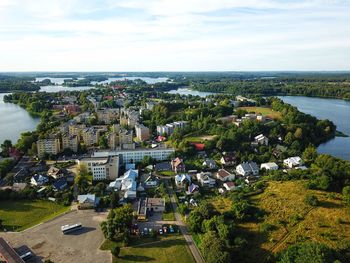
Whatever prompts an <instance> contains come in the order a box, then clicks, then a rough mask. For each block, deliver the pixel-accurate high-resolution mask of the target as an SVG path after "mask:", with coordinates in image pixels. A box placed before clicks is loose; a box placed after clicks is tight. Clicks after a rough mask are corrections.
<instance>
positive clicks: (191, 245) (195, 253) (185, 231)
mask: <svg viewBox="0 0 350 263" xmlns="http://www.w3.org/2000/svg"><path fill="white" fill-rule="evenodd" d="M167 191H168V194H169V196H170V202H171V206H172V208H173V210H174V214H175V219H176V224H177V225H178V226H179V228H180V231H181V233H182V234H183V236H184V238H185V240H186V242H187V245H188V247H189V248H190V250H191V253H192V255H193V257H194V259H195V261H196V262H197V263H204V262H205V261H204V259H203V258H202V255H201V253H200V252H199V250H198V248H197V246H196V244H195V243H194V240H193V238H192V236H191V234H190V233H189V231H188V228H187V226H186V224H185V223H184V222H183V221H182V218H181V215H180V214H179V213H178V212H177V204H176V200H175V197H174V191H173V189H172V188H171V187H169V185H167Z"/></svg>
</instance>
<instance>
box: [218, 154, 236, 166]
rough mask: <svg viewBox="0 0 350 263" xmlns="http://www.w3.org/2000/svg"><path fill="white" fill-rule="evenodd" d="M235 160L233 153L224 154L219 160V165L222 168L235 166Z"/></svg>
mask: <svg viewBox="0 0 350 263" xmlns="http://www.w3.org/2000/svg"><path fill="white" fill-rule="evenodd" d="M236 162H237V158H236V156H235V154H234V153H224V155H223V156H222V157H221V159H220V163H221V164H222V165H224V166H235V165H236Z"/></svg>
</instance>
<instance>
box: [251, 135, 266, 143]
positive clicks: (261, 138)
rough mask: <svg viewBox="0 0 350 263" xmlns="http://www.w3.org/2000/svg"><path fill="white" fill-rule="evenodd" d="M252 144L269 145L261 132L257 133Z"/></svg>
mask: <svg viewBox="0 0 350 263" xmlns="http://www.w3.org/2000/svg"><path fill="white" fill-rule="evenodd" d="M254 144H256V145H269V138H267V137H266V136H265V135H263V134H259V135H258V136H255V137H254Z"/></svg>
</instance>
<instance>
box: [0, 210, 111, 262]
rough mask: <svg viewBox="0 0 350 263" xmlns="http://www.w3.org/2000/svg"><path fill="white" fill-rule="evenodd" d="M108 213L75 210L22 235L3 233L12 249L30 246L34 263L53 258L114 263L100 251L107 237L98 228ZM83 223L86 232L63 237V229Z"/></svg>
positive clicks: (105, 252) (106, 252)
mask: <svg viewBox="0 0 350 263" xmlns="http://www.w3.org/2000/svg"><path fill="white" fill-rule="evenodd" d="M106 217H107V213H96V212H95V211H93V210H81V211H72V212H70V213H68V214H65V215H62V216H59V217H57V218H55V219H53V220H50V221H48V222H46V223H43V224H40V225H37V226H35V227H32V228H29V229H26V230H24V231H22V232H8V233H0V236H2V237H4V238H5V239H6V240H7V241H8V242H9V243H10V244H11V245H12V246H13V247H15V248H16V247H21V246H23V245H24V246H27V247H29V248H30V249H31V250H32V251H33V252H34V253H35V255H37V260H36V261H35V262H42V261H44V260H45V259H51V260H52V261H54V262H55V263H58V262H62V263H63V262H91V263H95V262H99V263H100V262H101V263H110V262H112V258H111V253H110V252H109V251H101V250H99V247H100V245H101V244H102V242H103V240H104V237H103V234H102V231H101V229H100V227H99V224H100V222H102V221H104V220H105V219H106ZM75 223H82V225H83V229H82V230H79V231H76V232H72V233H71V234H67V235H63V234H62V232H61V226H62V225H66V224H75Z"/></svg>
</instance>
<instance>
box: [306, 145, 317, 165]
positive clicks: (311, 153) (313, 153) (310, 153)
mask: <svg viewBox="0 0 350 263" xmlns="http://www.w3.org/2000/svg"><path fill="white" fill-rule="evenodd" d="M317 155H318V154H317V150H316V148H315V147H314V146H312V145H309V146H308V147H306V149H305V151H304V152H303V155H302V159H303V160H304V162H305V163H306V164H308V165H310V164H312V163H313V162H315V160H316V158H317Z"/></svg>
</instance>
